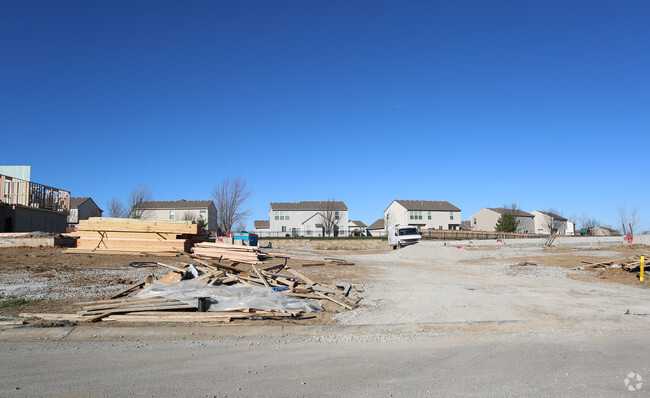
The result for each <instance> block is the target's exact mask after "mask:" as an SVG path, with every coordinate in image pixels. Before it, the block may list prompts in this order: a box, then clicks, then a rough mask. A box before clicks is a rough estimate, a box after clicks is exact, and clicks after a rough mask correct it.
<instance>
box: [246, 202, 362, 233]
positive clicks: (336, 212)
mask: <svg viewBox="0 0 650 398" xmlns="http://www.w3.org/2000/svg"><path fill="white" fill-rule="evenodd" d="M348 231H349V230H348V207H347V206H346V205H345V203H343V202H340V201H332V200H328V201H307V202H289V203H285V202H273V203H271V205H270V206H269V221H268V224H267V223H266V220H256V221H255V233H256V234H258V235H259V236H287V235H288V236H348V234H349V232H348Z"/></svg>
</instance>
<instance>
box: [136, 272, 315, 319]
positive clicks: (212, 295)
mask: <svg viewBox="0 0 650 398" xmlns="http://www.w3.org/2000/svg"><path fill="white" fill-rule="evenodd" d="M135 297H138V298H150V297H166V298H173V299H176V300H180V301H183V302H185V303H187V304H190V305H193V306H195V307H198V297H208V302H209V303H210V307H209V309H208V311H235V310H243V309H246V308H254V309H257V310H266V311H270V310H276V311H304V312H320V311H322V310H323V307H321V306H320V304H318V303H316V302H314V301H311V300H306V299H301V298H295V297H289V296H287V295H284V294H282V293H277V292H274V291H272V290H271V289H268V288H264V287H259V286H251V285H232V286H213V285H208V284H206V283H205V282H203V281H195V280H191V279H190V280H186V281H179V282H174V283H165V284H162V283H161V284H157V285H151V286H149V287H147V288H145V289H143V290H142V291H141V292H140V293H138V294H136V295H135Z"/></svg>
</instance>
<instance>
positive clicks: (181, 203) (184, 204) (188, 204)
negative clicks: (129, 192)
mask: <svg viewBox="0 0 650 398" xmlns="http://www.w3.org/2000/svg"><path fill="white" fill-rule="evenodd" d="M211 204H212V201H211V200H185V199H181V200H175V201H168V200H160V201H150V202H143V205H144V206H143V207H146V208H148V209H199V208H200V209H204V208H208V207H210V205H211Z"/></svg>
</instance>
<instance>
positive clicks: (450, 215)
mask: <svg viewBox="0 0 650 398" xmlns="http://www.w3.org/2000/svg"><path fill="white" fill-rule="evenodd" d="M449 219H450V220H453V219H454V212H453V211H450V212H449Z"/></svg>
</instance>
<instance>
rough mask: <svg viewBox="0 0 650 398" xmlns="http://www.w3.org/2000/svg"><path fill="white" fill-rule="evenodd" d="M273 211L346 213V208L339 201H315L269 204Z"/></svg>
mask: <svg viewBox="0 0 650 398" xmlns="http://www.w3.org/2000/svg"><path fill="white" fill-rule="evenodd" d="M271 209H273V210H280V211H282V210H291V211H301V210H302V211H309V210H315V211H320V210H335V211H347V210H348V207H347V206H346V205H345V203H343V202H340V201H316V202H298V203H295V202H293V203H292V202H289V203H287V202H271Z"/></svg>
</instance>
